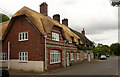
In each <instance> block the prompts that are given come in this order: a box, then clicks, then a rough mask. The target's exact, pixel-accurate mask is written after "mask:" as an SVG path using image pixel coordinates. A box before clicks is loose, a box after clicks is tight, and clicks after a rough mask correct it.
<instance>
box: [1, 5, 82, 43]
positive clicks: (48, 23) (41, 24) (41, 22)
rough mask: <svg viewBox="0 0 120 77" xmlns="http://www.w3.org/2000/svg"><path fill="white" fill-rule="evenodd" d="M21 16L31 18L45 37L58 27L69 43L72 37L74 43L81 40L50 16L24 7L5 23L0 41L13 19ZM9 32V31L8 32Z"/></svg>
mask: <svg viewBox="0 0 120 77" xmlns="http://www.w3.org/2000/svg"><path fill="white" fill-rule="evenodd" d="M20 15H25V16H27V17H28V18H29V20H30V21H31V22H32V23H33V24H34V25H35V27H36V28H37V29H38V30H39V31H40V32H41V33H42V34H43V35H45V32H46V33H50V32H51V30H52V28H53V26H54V25H55V26H58V27H60V28H61V29H62V31H63V32H62V33H63V36H64V38H65V39H66V40H67V41H72V38H71V37H74V42H78V39H81V38H80V37H79V36H78V35H76V34H75V33H73V32H72V31H71V30H70V29H69V28H68V27H66V26H65V25H63V24H60V23H58V22H56V21H55V20H54V19H52V18H51V17H49V16H43V15H42V14H40V13H38V12H36V11H34V10H31V9H29V8H28V7H23V8H22V9H20V10H19V11H17V12H16V13H15V14H14V15H13V17H12V18H11V20H10V21H8V22H5V24H4V23H3V24H2V34H1V36H0V37H2V38H1V39H0V40H4V37H3V36H4V34H5V32H6V30H8V29H7V28H9V27H8V25H10V23H11V22H12V21H13V19H14V18H15V17H17V16H20ZM7 32H8V31H7ZM80 44H82V41H80Z"/></svg>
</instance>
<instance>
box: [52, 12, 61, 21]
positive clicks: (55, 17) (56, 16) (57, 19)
mask: <svg viewBox="0 0 120 77" xmlns="http://www.w3.org/2000/svg"><path fill="white" fill-rule="evenodd" d="M53 19H54V20H56V21H58V22H59V23H60V15H59V14H55V15H53Z"/></svg>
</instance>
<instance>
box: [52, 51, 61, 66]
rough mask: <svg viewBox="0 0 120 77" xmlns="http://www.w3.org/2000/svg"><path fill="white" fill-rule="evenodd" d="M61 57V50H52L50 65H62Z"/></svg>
mask: <svg viewBox="0 0 120 77" xmlns="http://www.w3.org/2000/svg"><path fill="white" fill-rule="evenodd" d="M60 62H61V56H60V51H59V50H52V51H50V64H54V63H60Z"/></svg>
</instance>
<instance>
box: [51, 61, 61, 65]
mask: <svg viewBox="0 0 120 77" xmlns="http://www.w3.org/2000/svg"><path fill="white" fill-rule="evenodd" d="M60 63H61V62H55V63H50V65H53V64H60Z"/></svg>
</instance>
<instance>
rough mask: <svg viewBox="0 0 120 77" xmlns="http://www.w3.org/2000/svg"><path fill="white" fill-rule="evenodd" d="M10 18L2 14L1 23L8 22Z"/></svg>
mask: <svg viewBox="0 0 120 77" xmlns="http://www.w3.org/2000/svg"><path fill="white" fill-rule="evenodd" d="M9 19H10V18H9V17H8V16H7V15H5V14H2V13H1V14H0V23H2V22H5V21H8V20H9Z"/></svg>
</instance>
